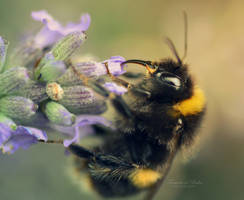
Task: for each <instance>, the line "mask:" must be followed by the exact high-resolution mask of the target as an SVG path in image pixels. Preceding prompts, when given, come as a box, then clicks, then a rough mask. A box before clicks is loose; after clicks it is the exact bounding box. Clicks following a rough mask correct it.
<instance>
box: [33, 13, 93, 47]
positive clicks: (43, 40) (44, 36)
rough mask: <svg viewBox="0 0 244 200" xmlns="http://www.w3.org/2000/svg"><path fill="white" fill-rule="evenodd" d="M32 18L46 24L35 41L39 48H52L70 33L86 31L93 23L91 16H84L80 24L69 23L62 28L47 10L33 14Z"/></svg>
mask: <svg viewBox="0 0 244 200" xmlns="http://www.w3.org/2000/svg"><path fill="white" fill-rule="evenodd" d="M31 16H32V18H33V19H34V20H36V21H41V22H42V23H43V24H44V27H43V28H42V29H41V31H40V32H39V33H38V34H37V35H36V37H35V39H34V41H35V45H36V46H37V47H39V48H44V47H46V46H50V45H52V44H54V43H55V42H57V41H58V40H59V39H60V38H61V37H63V36H66V35H68V34H70V33H73V32H77V31H86V30H87V29H88V27H89V26H90V22H91V18H90V15H89V14H84V15H82V16H81V19H80V22H79V23H68V24H67V25H66V26H62V25H61V24H60V23H59V22H58V21H56V20H54V19H53V17H52V16H51V15H49V14H48V12H47V11H45V10H41V11H36V12H32V14H31Z"/></svg>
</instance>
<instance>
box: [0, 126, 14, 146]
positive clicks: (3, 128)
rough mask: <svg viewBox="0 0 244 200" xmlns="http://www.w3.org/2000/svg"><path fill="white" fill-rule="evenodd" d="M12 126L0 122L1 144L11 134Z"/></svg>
mask: <svg viewBox="0 0 244 200" xmlns="http://www.w3.org/2000/svg"><path fill="white" fill-rule="evenodd" d="M11 132H12V130H11V128H10V127H9V126H7V125H6V124H3V123H0V146H2V144H3V143H4V142H5V141H7V140H8V138H9V137H10V136H11Z"/></svg>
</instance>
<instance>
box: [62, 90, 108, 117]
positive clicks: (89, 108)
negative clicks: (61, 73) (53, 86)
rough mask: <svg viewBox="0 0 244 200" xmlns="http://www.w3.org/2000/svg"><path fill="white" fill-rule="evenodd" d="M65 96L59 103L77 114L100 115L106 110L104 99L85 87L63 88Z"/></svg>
mask: <svg viewBox="0 0 244 200" xmlns="http://www.w3.org/2000/svg"><path fill="white" fill-rule="evenodd" d="M63 90H64V96H63V98H62V99H61V100H60V101H59V103H60V104H62V105H64V106H65V107H66V108H67V109H68V110H69V111H70V112H72V113H75V114H82V113H85V114H98V113H102V112H104V111H105V110H106V108H107V107H106V102H105V101H104V99H103V98H102V97H101V96H99V95H96V94H95V93H94V92H93V91H92V90H91V89H90V88H87V87H84V86H71V87H63Z"/></svg>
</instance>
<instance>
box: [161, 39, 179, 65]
mask: <svg viewBox="0 0 244 200" xmlns="http://www.w3.org/2000/svg"><path fill="white" fill-rule="evenodd" d="M165 43H166V44H167V45H168V47H169V49H170V50H171V51H172V53H173V54H174V56H175V57H176V59H177V61H178V63H179V64H182V61H181V59H180V57H179V54H178V52H177V50H176V48H175V45H174V43H173V42H172V40H171V39H169V38H168V37H166V38H165Z"/></svg>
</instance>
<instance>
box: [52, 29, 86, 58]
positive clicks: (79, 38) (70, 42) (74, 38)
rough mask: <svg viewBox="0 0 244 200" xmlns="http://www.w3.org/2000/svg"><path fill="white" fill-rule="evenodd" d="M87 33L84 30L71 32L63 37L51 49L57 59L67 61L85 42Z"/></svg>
mask: <svg viewBox="0 0 244 200" xmlns="http://www.w3.org/2000/svg"><path fill="white" fill-rule="evenodd" d="M85 39H86V34H85V33H84V32H82V31H79V32H74V33H70V34H68V35H67V36H65V37H64V38H63V39H61V40H60V41H59V42H58V43H57V44H56V45H55V46H54V47H53V48H52V50H51V53H52V54H53V55H54V57H55V59H56V60H62V61H65V60H66V59H67V58H68V57H70V56H71V55H72V54H73V53H74V52H75V51H76V50H77V49H78V48H79V47H80V46H81V44H82V43H83V42H84V40H85Z"/></svg>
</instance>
